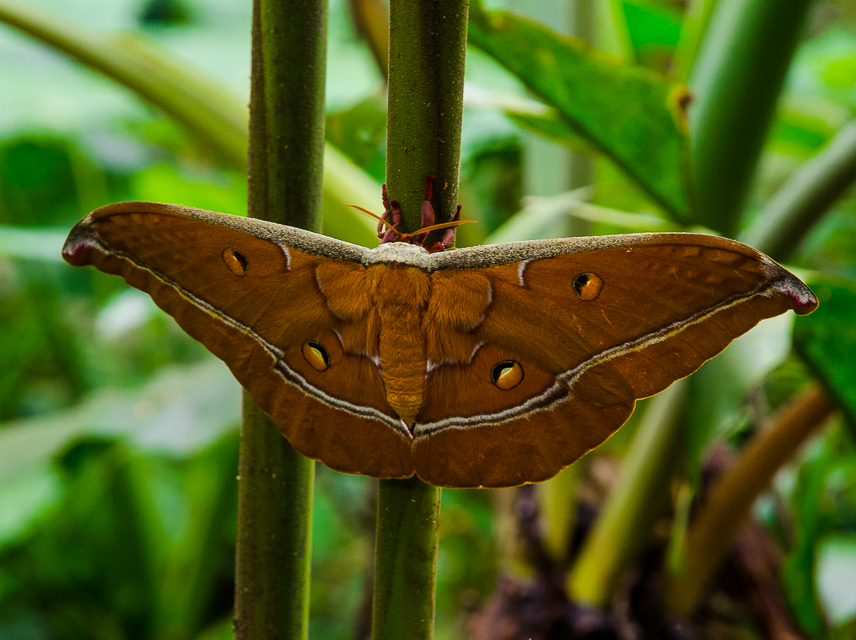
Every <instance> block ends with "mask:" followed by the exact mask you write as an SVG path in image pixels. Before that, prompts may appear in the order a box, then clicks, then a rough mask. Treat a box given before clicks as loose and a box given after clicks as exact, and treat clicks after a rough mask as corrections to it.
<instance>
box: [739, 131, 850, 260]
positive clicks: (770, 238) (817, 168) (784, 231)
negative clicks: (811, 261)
mask: <svg viewBox="0 0 856 640" xmlns="http://www.w3.org/2000/svg"><path fill="white" fill-rule="evenodd" d="M854 180H856V122H850V123H849V124H847V125H845V126H844V127H843V128H842V129H841V131H839V132H838V133H837V134H836V136H835V137H834V138H833V139H832V141H831V142H830V143H829V144H828V145H827V146H826V148H825V149H823V151H821V152H820V153H818V154H817V155H816V156H815V157H813V158H811V159H810V160H808V161H807V162H806V163H805V164H803V165H802V166H801V167H800V168H799V169H797V171H796V172H794V174H793V175H792V176H791V177H790V178H789V179H788V181H787V182H785V184H784V185H782V187H781V188H780V189H779V190H778V191H777V192H776V195H775V196H773V198H772V199H771V200H770V201H769V202H768V203H767V206H766V207H764V210H763V211H762V212H761V214H760V215H759V216H758V218H757V221H756V222H755V224H753V225H752V226H751V227H749V228H748V229H746V231H745V232H744V233H743V234H741V236H740V237H739V238H740V240H741V241H743V242H746V243H747V244H750V245H752V246H753V247H756V248H757V249H759V250H760V251H763V252H764V253H766V254H768V255H770V256H772V257H773V258H775V259H776V260H780V261H785V260H787V259H788V258H789V257H790V256H791V254H792V253H793V251H794V250H795V249H796V248H797V247H798V246H799V244H800V242H801V241H802V239H803V238H804V237H805V236H806V234H808V232H809V231H810V230H811V228H812V227H813V226H814V224H815V223H816V222H818V221H819V220H820V219H821V218H822V217H823V216H824V214H825V213H826V212H827V211H829V209H830V207H832V205H833V204H834V203H835V202H836V201H837V200H838V199H839V198H840V197H841V196H842V195H843V194H844V193H845V192H846V191H847V189H848V188H849V187H850V185H852V184H853V182H854Z"/></svg>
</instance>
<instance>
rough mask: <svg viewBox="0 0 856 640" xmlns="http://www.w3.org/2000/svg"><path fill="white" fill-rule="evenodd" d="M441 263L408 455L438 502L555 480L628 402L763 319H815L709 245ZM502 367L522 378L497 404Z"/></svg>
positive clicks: (501, 249)
mask: <svg viewBox="0 0 856 640" xmlns="http://www.w3.org/2000/svg"><path fill="white" fill-rule="evenodd" d="M435 260H436V262H435V265H436V267H435V268H436V271H435V272H434V273H433V275H432V278H433V282H432V286H433V289H432V291H433V294H432V300H431V303H430V305H429V309H428V313H427V315H426V333H427V335H428V358H429V363H430V364H429V368H430V371H429V375H428V380H427V384H426V392H425V402H424V405H423V410H422V411H421V413H420V414H419V416H418V417H417V425H416V427H415V431H414V437H415V440H414V448H413V451H414V463H415V466H416V472H417V473H418V475H419V476H420V477H421V478H422V479H423V480H425V481H427V482H431V483H433V484H439V485H444V486H495V487H498V486H510V485H516V484H521V483H524V482H535V481H539V480H545V479H547V478H549V477H552V476H553V475H555V474H556V473H558V472H559V471H560V470H561V469H562V468H563V467H565V466H567V465H568V464H570V463H571V462H573V461H574V460H576V459H577V458H579V457H580V456H581V455H583V454H584V453H586V452H587V451H589V450H590V449H592V448H593V447H595V446H597V445H598V444H600V443H601V442H603V441H604V440H606V439H607V438H608V437H609V436H610V435H611V434H612V433H614V432H615V430H616V429H618V427H620V426H621V425H622V424H623V423H624V422H625V421H626V420H627V418H628V417H629V416H630V414H631V413H632V411H633V406H634V402H635V400H636V399H639V398H645V397H648V396H651V395H653V394H655V393H658V392H659V391H662V390H663V389H665V388H666V387H667V386H669V385H670V384H671V383H672V382H674V381H675V380H678V379H680V378H683V377H685V376H687V375H689V374H690V373H692V372H693V371H695V370H696V369H698V367H700V366H701V365H702V363H704V362H705V361H706V360H708V359H709V358H711V357H713V356H714V355H716V354H717V353H719V352H720V351H722V350H723V349H724V348H725V347H726V346H727V345H728V343H730V342H731V341H732V340H733V339H734V338H736V337H737V336H739V335H741V334H743V333H745V332H746V331H748V330H749V329H751V328H752V327H753V326H755V325H756V324H757V323H758V322H759V321H760V320H761V319H763V318H769V317H772V316H776V315H779V314H781V313H784V312H785V311H787V310H788V309H794V310H795V311H796V312H797V313H799V314H804V313H809V312H811V311H812V310H813V309H814V308H815V307H816V306H817V300H816V298H815V297H814V295H813V294H812V293H811V291H810V290H809V289H808V288H807V287H806V286H805V285H804V284H803V283H802V282H801V281H800V280H799V279H798V278H796V277H795V276H793V275H792V274H790V273H788V272H787V271H786V270H784V269H783V268H782V267H780V266H779V265H777V264H776V263H775V262H773V261H772V260H770V259H769V258H767V257H766V256H764V255H763V254H761V253H759V252H758V251H755V250H754V249H751V248H750V247H747V246H745V245H742V244H740V243H737V242H734V241H731V240H726V239H722V238H716V237H712V236H705V235H696V234H641V235H633V236H613V237H600V238H575V239H568V240H554V241H535V242H526V243H510V244H508V245H497V246H487V247H478V248H475V249H462V250H458V251H452V252H448V253H447V254H445V255H443V254H438V255H437V256H436V259H435ZM455 300H456V301H457V303H455V304H452V301H455ZM503 362H516V363H518V364H519V366H520V367H521V369H522V372H523V379H522V381H521V382H520V384H519V385H518V386H516V387H514V388H512V389H510V390H506V391H503V390H502V389H500V388H498V387H497V386H496V385H495V384H494V383H493V382H492V379H491V374H492V372H494V368H495V367H496V366H497V365H499V364H501V363H503ZM508 366H511V365H508Z"/></svg>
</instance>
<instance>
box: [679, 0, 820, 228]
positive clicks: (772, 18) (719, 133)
mask: <svg viewBox="0 0 856 640" xmlns="http://www.w3.org/2000/svg"><path fill="white" fill-rule="evenodd" d="M810 4H811V0H786V1H782V0H719V1H718V2H717V4H716V8H715V9H714V12H713V16H712V17H711V21H710V24H709V26H708V30H707V33H706V34H705V37H704V43H703V45H702V48H701V51H700V52H699V56H698V59H697V60H696V63H695V66H694V68H693V71H692V74H691V76H690V88H691V89H692V91H693V95H694V97H695V100H694V102H693V104H692V105H691V107H690V114H689V115H690V139H691V141H692V168H693V178H694V182H695V186H696V190H697V196H698V197H697V199H696V200H697V202H698V207H699V219H698V222H700V223H701V224H703V225H705V226H707V227H710V228H711V229H716V230H717V231H721V232H722V233H723V234H725V235H727V236H731V237H733V236H734V235H735V233H736V232H737V227H738V223H739V219H740V214H741V213H742V209H743V204H744V202H745V200H746V196H747V194H748V191H749V187H750V185H751V181H752V177H753V175H754V172H755V167H756V165H757V164H758V158H759V157H760V154H761V148H762V146H763V144H764V140H765V138H766V136H767V131H768V129H769V127H770V123H771V122H772V118H773V113H774V111H775V107H776V102H777V100H778V97H779V92H780V91H781V88H782V85H783V83H784V78H785V73H786V72H787V70H788V67H789V66H790V62H791V58H792V56H793V53H794V50H795V49H796V45H797V42H798V40H799V36H800V34H801V32H802V26H803V23H804V21H805V17H806V14H807V13H808V7H809V5H810Z"/></svg>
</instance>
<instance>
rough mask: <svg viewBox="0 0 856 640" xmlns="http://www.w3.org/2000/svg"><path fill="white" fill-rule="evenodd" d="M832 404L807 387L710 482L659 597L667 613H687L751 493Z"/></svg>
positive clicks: (750, 500) (766, 480)
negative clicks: (675, 567) (679, 558)
mask: <svg viewBox="0 0 856 640" xmlns="http://www.w3.org/2000/svg"><path fill="white" fill-rule="evenodd" d="M833 409H834V407H833V406H832V404H830V402H829V399H828V398H827V396H826V394H825V393H824V391H823V389H822V388H821V387H820V386H819V385H812V386H810V387H809V388H808V389H806V390H805V391H804V392H803V393H801V394H800V395H799V396H797V398H796V399H794V400H793V401H792V402H791V403H790V404H789V405H787V406H785V407H784V408H783V409H782V410H780V411H779V412H778V413H777V414H776V415H775V416H774V417H773V418H772V419H771V420H770V424H769V425H767V428H765V429H764V430H763V431H761V433H760V434H759V435H758V436H757V437H755V438H754V439H753V440H752V442H751V443H750V445H749V446H748V447H747V448H746V449H745V450H744V451H743V452H742V454H741V455H740V458H739V459H738V460H737V461H736V462H735V463H734V464H733V465H732V466H731V468H730V469H729V470H728V471H727V472H726V473H725V475H723V476H722V478H721V479H720V480H719V481H718V482H717V483H716V485H714V487H713V489H712V490H711V492H710V495H709V496H708V497H707V499H706V501H705V502H704V503H703V504H702V505H701V507H700V508H699V510H698V515H697V516H696V518H695V520H694V521H693V523H692V525H691V526H690V529H689V532H688V534H687V539H686V544H685V546H684V554H683V562H682V563H681V566H680V567H679V569H678V570H677V571H676V572H675V573H673V574H672V575H671V576H669V579H668V583H667V585H666V589H665V592H664V600H665V603H666V607H667V608H668V609H669V610H670V611H671V612H672V613H674V614H676V615H679V616H689V615H691V614H692V613H693V611H694V610H695V608H696V607H697V606H698V604H699V602H700V600H701V597H702V595H703V594H704V588H705V587H706V586H707V583H708V581H709V580H710V578H711V576H712V575H713V572H714V571H715V570H716V569H717V568H718V567H719V565H720V563H721V562H722V558H723V557H724V555H725V552H726V551H727V550H728V549H729V548H730V546H731V545H732V543H733V542H734V535H735V533H736V532H737V529H738V527H739V526H740V525H741V524H742V523H743V521H744V520H745V519H746V517H747V515H748V514H749V509H750V507H751V506H752V503H753V502H754V501H755V498H757V497H758V495H759V494H760V493H761V492H762V491H764V490H765V489H766V488H767V487H768V486H769V484H770V481H771V480H772V478H773V475H774V474H775V473H776V471H778V470H779V469H780V468H781V467H782V465H784V464H785V463H786V462H787V461H788V460H790V459H791V457H792V456H793V455H794V453H795V452H796V450H797V448H798V447H799V446H800V445H802V444H803V443H804V442H805V440H806V438H808V437H809V436H810V435H811V434H812V433H814V432H815V430H816V429H817V428H818V427H820V426H821V425H822V424H824V423H825V422H826V420H827V419H828V418H829V415H830V414H831V413H832V411H833Z"/></svg>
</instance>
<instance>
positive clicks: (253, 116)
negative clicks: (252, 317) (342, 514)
mask: <svg viewBox="0 0 856 640" xmlns="http://www.w3.org/2000/svg"><path fill="white" fill-rule="evenodd" d="M326 47H327V3H326V1H325V0H293V1H292V2H290V3H287V4H285V3H282V2H277V1H276V0H255V1H254V3H253V44H252V54H253V56H252V71H251V87H250V89H251V90H250V152H249V158H250V166H249V201H248V205H249V213H250V215H251V216H254V217H258V218H263V219H266V220H273V221H274V222H279V223H287V224H290V225H293V226H298V227H302V228H304V229H307V228H311V229H317V228H318V225H319V222H318V214H319V213H320V207H321V176H322V166H323V165H322V163H323V150H324V74H325V71H326ZM239 464H240V472H239V473H240V476H239V477H240V483H239V485H238V548H237V570H236V584H235V637H236V638H238V639H240V640H261V639H266V640H267V639H272V638H276V639H277V640H292V639H305V638H307V637H308V632H309V559H310V549H311V522H312V491H313V483H314V463H313V462H311V461H310V460H308V459H306V458H304V457H303V456H301V455H300V454H298V453H297V452H296V451H294V449H293V448H292V447H291V446H290V445H289V444H288V442H286V440H285V439H284V438H283V437H282V435H281V434H280V433H279V431H278V430H277V428H276V427H275V426H274V425H273V423H272V422H271V420H270V419H269V418H268V417H267V416H266V415H265V414H264V413H262V412H261V410H259V409H258V407H256V406H255V404H253V402H252V401H251V400H250V399H249V397H248V396H247V395H246V393H245V394H244V411H243V426H242V430H241V457H240V463H239Z"/></svg>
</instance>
